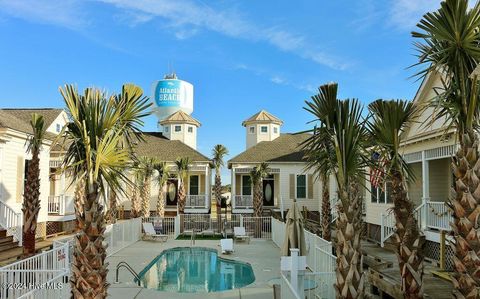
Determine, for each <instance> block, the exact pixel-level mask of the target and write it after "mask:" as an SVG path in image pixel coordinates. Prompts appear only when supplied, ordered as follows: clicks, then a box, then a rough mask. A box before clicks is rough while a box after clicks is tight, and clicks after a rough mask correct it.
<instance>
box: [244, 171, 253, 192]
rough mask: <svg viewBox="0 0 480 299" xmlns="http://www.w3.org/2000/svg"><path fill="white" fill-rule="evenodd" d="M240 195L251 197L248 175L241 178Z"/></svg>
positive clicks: (250, 184)
mask: <svg viewBox="0 0 480 299" xmlns="http://www.w3.org/2000/svg"><path fill="white" fill-rule="evenodd" d="M242 195H252V181H251V179H250V176H249V175H244V176H242Z"/></svg>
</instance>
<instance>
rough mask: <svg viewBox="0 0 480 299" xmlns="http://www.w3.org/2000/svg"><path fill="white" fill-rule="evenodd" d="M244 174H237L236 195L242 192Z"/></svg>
mask: <svg viewBox="0 0 480 299" xmlns="http://www.w3.org/2000/svg"><path fill="white" fill-rule="evenodd" d="M241 180H242V176H240V175H235V195H240V194H242V190H241V189H242V181H241Z"/></svg>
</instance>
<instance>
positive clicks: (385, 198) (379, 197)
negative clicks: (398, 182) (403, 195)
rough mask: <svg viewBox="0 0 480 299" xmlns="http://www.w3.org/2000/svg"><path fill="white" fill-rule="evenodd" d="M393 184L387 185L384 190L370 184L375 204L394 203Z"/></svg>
mask: <svg viewBox="0 0 480 299" xmlns="http://www.w3.org/2000/svg"><path fill="white" fill-rule="evenodd" d="M391 190H392V183H390V182H389V183H385V185H384V187H383V188H378V187H374V186H372V184H371V183H370V191H371V192H372V194H371V195H372V202H373V203H392V202H393V198H392V192H391Z"/></svg>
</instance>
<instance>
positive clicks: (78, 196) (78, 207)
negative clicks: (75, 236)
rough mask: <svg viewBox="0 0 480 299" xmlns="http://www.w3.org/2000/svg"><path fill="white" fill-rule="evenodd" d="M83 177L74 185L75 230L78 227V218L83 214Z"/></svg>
mask: <svg viewBox="0 0 480 299" xmlns="http://www.w3.org/2000/svg"><path fill="white" fill-rule="evenodd" d="M85 188H86V187H85V179H80V180H78V182H77V185H76V186H75V204H74V205H75V219H76V222H77V223H76V225H77V230H79V229H80V226H79V222H78V219H80V216H81V215H82V214H83V205H84V204H85V190H86V189H85Z"/></svg>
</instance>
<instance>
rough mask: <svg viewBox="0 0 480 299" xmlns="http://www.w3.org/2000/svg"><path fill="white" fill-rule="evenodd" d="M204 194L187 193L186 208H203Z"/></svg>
mask: <svg viewBox="0 0 480 299" xmlns="http://www.w3.org/2000/svg"><path fill="white" fill-rule="evenodd" d="M206 198H207V197H206V195H205V194H203V195H187V203H186V208H205V203H206Z"/></svg>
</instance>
